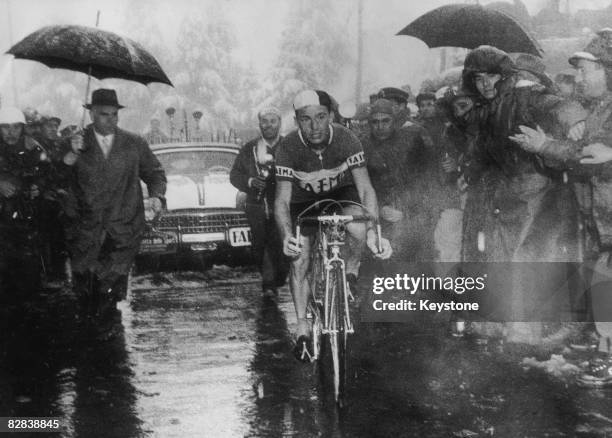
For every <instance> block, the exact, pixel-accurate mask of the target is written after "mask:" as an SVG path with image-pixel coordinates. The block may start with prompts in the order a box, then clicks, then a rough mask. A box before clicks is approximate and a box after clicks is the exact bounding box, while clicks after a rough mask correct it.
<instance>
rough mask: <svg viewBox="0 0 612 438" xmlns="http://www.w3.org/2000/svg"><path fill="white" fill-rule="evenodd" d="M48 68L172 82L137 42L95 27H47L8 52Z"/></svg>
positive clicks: (106, 76)
mask: <svg viewBox="0 0 612 438" xmlns="http://www.w3.org/2000/svg"><path fill="white" fill-rule="evenodd" d="M7 53H9V54H11V55H13V56H15V58H19V59H29V60H32V61H38V62H41V63H43V64H45V65H47V66H49V67H51V68H63V69H67V70H74V71H80V72H83V73H86V74H91V76H93V77H95V78H98V79H105V78H119V79H127V80H129V81H136V82H140V83H142V84H145V85H146V84H149V83H151V82H161V83H163V84H168V85H172V82H170V79H168V77H167V76H166V74H165V73H164V71H163V70H162V68H161V66H160V65H159V63H158V62H157V60H156V59H155V58H154V57H153V55H151V54H150V53H149V52H147V51H146V50H145V49H144V48H143V47H142V46H141V45H140V44H138V43H137V42H135V41H133V40H131V39H129V38H124V37H121V36H119V35H116V34H114V33H112V32H107V31H104V30H101V29H98V28H94V27H86V26H47V27H43V28H42V29H39V30H37V31H36V32H34V33H31V34H30V35H28V36H27V37H25V38H24V39H23V40H21V41H20V42H18V43H17V44H15V45H14V46H13V47H11V48H10V50H9V51H8V52H7Z"/></svg>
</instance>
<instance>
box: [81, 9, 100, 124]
mask: <svg viewBox="0 0 612 438" xmlns="http://www.w3.org/2000/svg"><path fill="white" fill-rule="evenodd" d="M99 24H100V10H98V12H97V14H96V27H98V25H99ZM90 86H91V65H90V66H89V68H88V70H87V87H85V104H87V97H88V96H89V88H90ZM86 111H87V108H85V107H84V106H83V117H81V131H82V130H83V129H84V128H85V112H86Z"/></svg>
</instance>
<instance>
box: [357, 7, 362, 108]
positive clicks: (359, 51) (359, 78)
mask: <svg viewBox="0 0 612 438" xmlns="http://www.w3.org/2000/svg"><path fill="white" fill-rule="evenodd" d="M362 82H363V0H359V2H358V3H357V75H356V79H355V105H357V104H358V103H359V102H361V86H362Z"/></svg>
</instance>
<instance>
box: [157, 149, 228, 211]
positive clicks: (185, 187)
mask: <svg viewBox="0 0 612 438" xmlns="http://www.w3.org/2000/svg"><path fill="white" fill-rule="evenodd" d="M157 158H158V159H159V161H160V163H161V164H162V166H163V168H164V169H165V171H166V177H167V178H168V188H167V191H166V202H167V207H168V209H169V210H176V209H179V208H198V207H207V208H215V207H230V208H235V207H236V192H237V190H236V189H235V188H234V187H233V186H232V185H231V183H230V180H229V173H230V170H231V168H232V165H233V164H234V160H235V159H236V154H235V153H233V152H226V151H215V150H189V151H172V152H159V153H158V154H157Z"/></svg>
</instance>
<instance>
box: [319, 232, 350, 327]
mask: <svg viewBox="0 0 612 438" xmlns="http://www.w3.org/2000/svg"><path fill="white" fill-rule="evenodd" d="M334 243H335V242H334ZM330 246H331V253H332V254H331V257H330V258H329V259H328V260H327V261H326V263H325V295H324V297H325V298H324V300H325V303H324V306H323V308H324V312H325V314H324V319H323V328H322V333H324V334H328V333H329V334H332V335H335V334H337V333H338V327H339V326H338V324H343V325H344V331H345V333H347V334H348V333H351V334H352V333H354V332H355V330H354V328H353V323H352V320H351V314H350V309H349V300H348V293H347V282H346V270H345V263H344V260H343V259H342V258H341V257H340V246H339V245H337V244H336V245H334V244H330ZM334 269H339V270H340V272H341V274H342V275H341V280H342V290H340V289H338V288H333V289H332V290H330V288H331V285H332V279H331V275H332V270H334ZM336 293H342V296H341V297H340V298H341V303H340V305H342V306H344V312H342V313H343V314H344V321H336V320H335V317H334V315H335V314H336V312H335V306H336V305H337V303H338V301H339V300H336V296H335V294H336ZM332 318H334V319H332ZM334 322H335V323H334Z"/></svg>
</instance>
